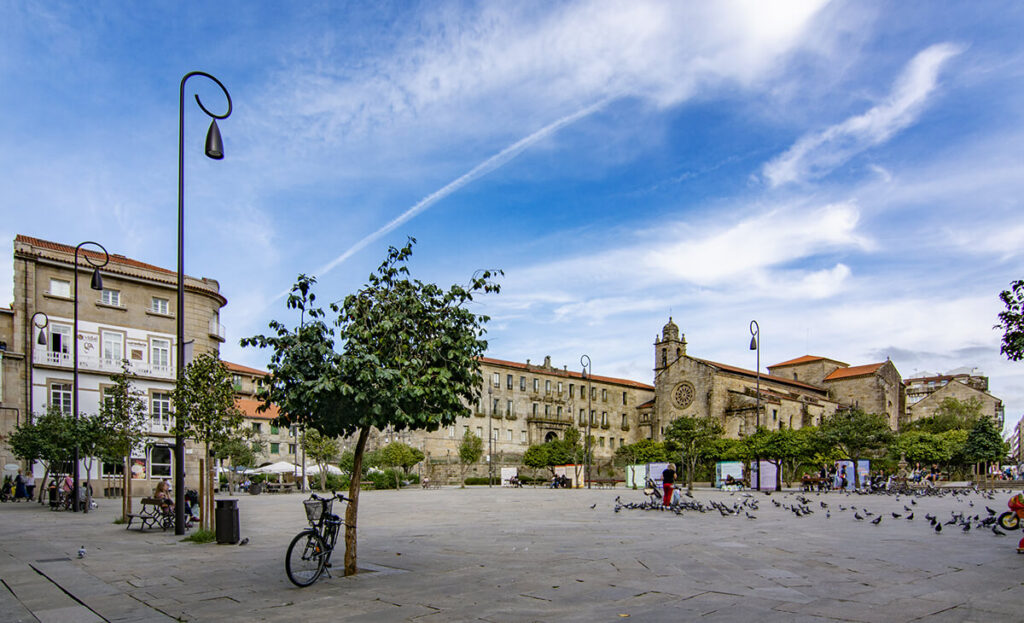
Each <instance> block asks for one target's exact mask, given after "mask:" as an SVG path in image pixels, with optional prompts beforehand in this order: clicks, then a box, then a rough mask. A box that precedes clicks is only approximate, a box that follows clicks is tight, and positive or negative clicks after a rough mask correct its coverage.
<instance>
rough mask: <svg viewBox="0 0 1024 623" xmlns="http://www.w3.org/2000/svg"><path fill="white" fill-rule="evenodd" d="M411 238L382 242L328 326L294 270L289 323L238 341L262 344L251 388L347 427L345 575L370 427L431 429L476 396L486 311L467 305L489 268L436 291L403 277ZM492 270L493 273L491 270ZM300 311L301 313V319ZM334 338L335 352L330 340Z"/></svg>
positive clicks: (305, 415) (316, 421)
mask: <svg viewBox="0 0 1024 623" xmlns="http://www.w3.org/2000/svg"><path fill="white" fill-rule="evenodd" d="M414 243H415V240H413V239H410V241H409V243H408V244H407V245H406V246H404V247H403V248H401V249H396V248H394V247H392V248H390V249H389V250H388V255H387V258H386V259H385V260H384V262H383V263H382V264H381V265H380V266H379V267H378V268H377V270H376V272H375V273H373V274H371V275H370V277H369V280H368V283H367V284H366V285H365V286H364V287H363V288H362V289H360V290H359V291H358V292H356V293H355V294H350V295H349V296H346V297H345V298H344V301H343V303H342V304H340V305H338V304H337V303H332V304H331V305H330V309H331V311H332V312H334V313H336V314H337V319H336V320H335V321H334V323H333V326H329V325H328V324H327V322H325V312H324V311H323V310H322V309H320V308H318V307H317V306H316V305H315V296H314V294H313V293H312V286H313V284H314V283H315V281H316V280H315V279H314V278H312V277H308V276H305V275H300V276H299V279H298V281H297V282H296V284H295V286H294V287H293V288H292V291H291V293H290V295H289V296H288V300H287V307H288V308H289V309H298V310H299V311H300V313H301V319H300V325H299V326H298V327H297V328H295V329H290V328H288V327H287V326H285V325H284V324H283V323H280V322H278V321H272V322H271V323H270V328H271V329H272V330H273V332H274V334H273V335H270V336H264V335H257V336H254V337H251V338H246V339H244V340H242V345H243V346H258V347H260V348H271V349H272V350H273V353H272V355H271V360H270V364H269V366H268V367H269V369H270V371H271V377H270V383H269V384H268V385H266V386H264V389H263V391H262V392H261V393H260V397H261V398H262V399H263V401H264V404H263V405H262V406H263V407H264V408H266V407H269V405H270V404H271V403H273V404H277V405H278V406H279V407H280V408H281V410H282V411H283V412H284V413H287V414H289V415H290V416H295V417H297V418H298V419H299V420H300V421H301V422H302V423H303V424H304V425H305V426H307V427H309V428H315V429H317V430H319V431H320V432H321V433H323V434H325V435H328V436H331V437H337V436H348V435H356V445H355V449H354V454H353V466H352V482H351V484H350V486H349V498H350V499H351V502H349V504H348V506H347V508H346V510H345V575H352V574H354V573H355V572H356V530H357V517H358V511H359V490H360V487H359V483H360V480H361V475H362V460H363V454H364V452H365V449H366V440H367V438H368V436H369V434H370V431H371V429H373V428H376V429H378V430H383V429H385V428H387V427H388V426H391V427H392V428H393V430H395V431H402V430H406V429H425V430H428V431H435V430H437V429H438V428H440V427H442V426H449V425H452V424H454V423H455V422H456V420H457V418H458V417H459V416H462V415H469V413H470V410H469V408H468V407H467V406H466V405H467V404H475V403H476V402H477V401H478V400H479V396H480V363H479V360H478V358H479V357H480V356H482V355H483V353H484V351H485V349H486V347H487V343H486V342H485V341H484V340H482V339H481V337H482V335H483V324H484V323H486V321H487V320H488V318H487V317H486V316H478V315H476V314H474V313H473V312H471V311H470V310H468V309H467V306H468V304H469V303H471V302H472V301H473V297H474V295H475V294H478V293H488V292H498V290H499V287H498V286H497V285H496V284H494V283H493V282H492V281H491V278H492V276H493V275H492V273H491V272H490V271H481V272H480V273H478V274H477V275H474V276H473V278H472V279H471V281H470V283H469V285H467V286H459V285H453V286H451V287H450V288H449V289H448V290H442V289H441V288H440V287H438V286H437V285H434V284H429V283H423V282H422V281H419V280H416V279H411V278H410V277H409V269H408V267H407V266H406V263H407V262H408V260H409V257H410V256H411V255H412V245H413V244H414ZM498 274H500V272H499V273H498ZM306 316H308V317H309V321H308V322H307V321H306ZM335 337H337V340H338V345H339V347H340V349H341V352H337V351H335V349H334V345H335V342H334V340H335Z"/></svg>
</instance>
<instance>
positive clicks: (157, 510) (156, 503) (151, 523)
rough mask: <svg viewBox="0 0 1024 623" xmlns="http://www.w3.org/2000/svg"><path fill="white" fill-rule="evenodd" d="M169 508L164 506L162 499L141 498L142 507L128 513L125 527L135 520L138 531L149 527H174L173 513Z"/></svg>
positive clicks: (162, 528)
mask: <svg viewBox="0 0 1024 623" xmlns="http://www.w3.org/2000/svg"><path fill="white" fill-rule="evenodd" d="M169 509H170V507H169V506H166V505H165V504H164V501H163V500H158V499H156V498H142V509H141V510H140V511H139V512H137V513H131V514H129V515H128V525H127V526H126V527H125V529H126V530H127V529H129V528H131V527H132V523H134V522H135V521H136V520H138V526H136V527H137V529H138V530H139V531H142V530H146V529H149V528H160V529H161V530H167V529H168V528H171V527H174V513H172V512H170V510H169Z"/></svg>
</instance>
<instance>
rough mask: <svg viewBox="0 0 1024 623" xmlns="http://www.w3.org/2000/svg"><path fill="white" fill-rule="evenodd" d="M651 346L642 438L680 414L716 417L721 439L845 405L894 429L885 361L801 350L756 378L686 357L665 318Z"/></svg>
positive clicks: (811, 418)
mask: <svg viewBox="0 0 1024 623" xmlns="http://www.w3.org/2000/svg"><path fill="white" fill-rule="evenodd" d="M654 347H655V348H654V350H655V361H654V387H655V390H654V393H655V397H654V400H653V401H651V402H649V403H647V404H645V405H642V408H641V409H640V410H639V422H638V424H639V427H640V431H641V434H642V436H645V437H647V438H649V439H654V440H656V441H660V440H662V439H663V438H664V433H665V430H666V429H667V428H668V426H669V424H670V423H671V422H672V420H674V419H676V418H678V417H681V416H684V415H685V416H693V417H714V418H717V419H718V420H719V421H720V422H721V423H722V426H723V427H724V428H725V434H726V436H727V437H731V438H740V437H743V436H745V435H748V434H751V433H753V432H754V430H756V426H757V424H760V425H761V426H765V427H767V428H769V429H771V430H777V429H779V428H782V427H787V428H801V427H803V426H812V425H817V424H818V423H819V422H820V421H821V418H822V417H824V416H828V415H831V414H832V413H834V412H835V411H836V410H837V409H840V408H847V407H861V408H863V409H864V410H865V411H868V412H872V413H884V414H885V415H886V416H887V417H888V418H889V420H890V426H891V427H892V428H893V429H895V428H896V427H897V425H898V423H899V416H900V414H901V413H902V412H903V406H904V404H903V399H902V395H903V394H902V380H901V379H900V375H899V372H898V371H897V370H896V368H895V366H893V364H892V362H891V361H885V362H882V363H877V364H868V365H865V366H854V367H850V366H849V365H848V364H845V363H843V362H841V361H835V360H833V359H828V358H825V357H815V356H810V355H808V356H804V357H800V358H798V359H793V360H791V361H785V362H782V363H779V364H775V365H772V366H767V368H768V373H767V374H764V373H762V374H760V375H758V373H757V372H756V371H754V370H747V369H744V368H738V367H736V366H731V365H728V364H723V363H718V362H715V361H709V360H707V359H699V358H697V357H693V356H690V355H688V354H687V352H686V336H685V335H682V334H681V333H680V332H679V327H678V326H677V325H676V324H675V323H674V322H673V321H672V319H671V318H669V321H668V324H666V325H665V326H664V327H663V328H662V332H661V336H660V338H655V342H654ZM758 387H759V388H760V401H759V400H758V391H757V390H758ZM758 404H759V405H760V411H758V410H757V408H758Z"/></svg>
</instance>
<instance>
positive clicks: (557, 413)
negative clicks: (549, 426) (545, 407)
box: [555, 405, 562, 419]
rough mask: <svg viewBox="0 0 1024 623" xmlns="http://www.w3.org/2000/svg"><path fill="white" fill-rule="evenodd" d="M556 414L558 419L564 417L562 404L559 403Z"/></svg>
mask: <svg viewBox="0 0 1024 623" xmlns="http://www.w3.org/2000/svg"><path fill="white" fill-rule="evenodd" d="M555 415H557V416H558V419H562V405H558V411H557V412H556V413H555Z"/></svg>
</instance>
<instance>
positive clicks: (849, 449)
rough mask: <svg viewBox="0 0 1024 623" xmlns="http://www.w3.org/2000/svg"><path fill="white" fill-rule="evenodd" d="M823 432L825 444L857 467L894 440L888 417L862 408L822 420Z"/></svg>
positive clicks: (839, 411) (841, 411)
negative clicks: (859, 461) (836, 450)
mask: <svg viewBox="0 0 1024 623" xmlns="http://www.w3.org/2000/svg"><path fill="white" fill-rule="evenodd" d="M819 431H820V432H821V436H822V438H823V440H824V441H825V442H827V443H828V444H829V445H831V446H832V447H834V448H837V449H838V450H839V451H840V453H841V456H842V458H845V459H849V460H850V461H853V464H854V465H857V461H858V460H860V459H861V458H863V457H865V456H867V455H868V453H870V452H873V451H876V450H879V449H881V448H885V447H886V446H887V445H888V444H889V442H890V441H891V440H892V438H893V433H892V431H891V430H890V429H889V419H888V418H887V417H886V416H884V415H879V414H876V413H865V412H864V410H863V409H860V408H853V409H840V410H838V411H836V412H835V413H833V414H832V415H830V416H827V417H824V418H822V420H821V425H820V426H819Z"/></svg>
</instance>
